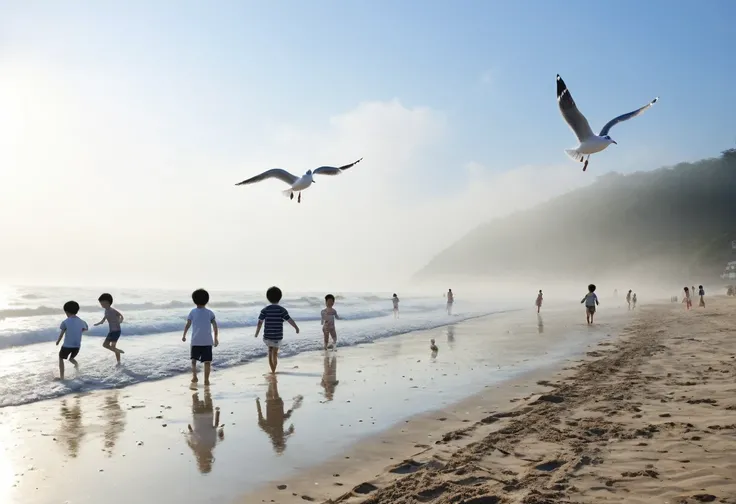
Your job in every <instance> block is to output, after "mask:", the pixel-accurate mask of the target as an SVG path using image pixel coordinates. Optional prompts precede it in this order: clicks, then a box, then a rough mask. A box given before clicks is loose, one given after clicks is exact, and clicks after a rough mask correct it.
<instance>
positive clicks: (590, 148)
mask: <svg viewBox="0 0 736 504" xmlns="http://www.w3.org/2000/svg"><path fill="white" fill-rule="evenodd" d="M657 100H659V97H657V98H655V99H654V100H652V101H650V102H649V103H647V104H646V105H644V106H643V107H641V108H638V109H636V110H634V111H633V112H629V113H628V114H622V115H620V116H618V117H616V118H615V119H611V120H610V121H608V122H607V123H606V125H605V126H603V129H602V130H601V132H600V133H599V134H597V135H596V134H594V133H593V130H592V129H590V124H588V120H587V119H586V118H585V116H584V115H583V114H581V113H580V111H579V110H578V107H577V105H575V100H573V99H572V95H571V94H570V90H569V89H567V86H566V85H565V81H563V80H562V77H560V74H557V104H558V105H559V106H560V112H562V117H563V118H564V119H565V121H566V122H567V124H568V126H570V128H571V129H572V132H573V133H575V136H576V137H578V142H580V145H578V146H577V147H576V148H574V149H565V154H567V155H568V156H570V157H571V158H572V159H574V160H575V161H580V162H581V163H582V162H583V160H584V161H585V164H584V165H583V171H585V170H586V169H587V168H588V159H590V155H591V154H595V153H596V152H600V151H602V150H603V149H605V148H606V147H608V146H609V145H611V144H612V143H614V144H615V143H616V141H615V140H613V139H612V138H611V137H610V136H608V132H609V131H611V128H613V127H614V126H615V125H617V124H618V123H620V122H622V121H628V120H629V119H631V118H632V117H636V116H638V115H639V114H641V113H642V112H644V111H645V110H646V109H648V108H649V107H651V106H652V105H654V104H655V103H657ZM617 145H618V144H617ZM586 155H587V156H588V157H587V158H586V157H585V156H586Z"/></svg>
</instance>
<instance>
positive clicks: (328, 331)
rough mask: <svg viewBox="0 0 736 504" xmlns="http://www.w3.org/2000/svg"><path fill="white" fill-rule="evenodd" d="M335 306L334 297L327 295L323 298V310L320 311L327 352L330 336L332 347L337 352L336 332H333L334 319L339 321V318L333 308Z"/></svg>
mask: <svg viewBox="0 0 736 504" xmlns="http://www.w3.org/2000/svg"><path fill="white" fill-rule="evenodd" d="M334 304H335V296H333V295H332V294H327V295H326V296H325V306H327V308H325V309H324V310H322V313H321V315H322V322H321V323H322V333H323V334H324V336H325V350H327V343H329V337H330V336H332V346H333V348H334V349H335V350H337V331H336V330H335V319H338V320H340V316H339V315H338V314H337V310H335V309H334V308H333V306H334Z"/></svg>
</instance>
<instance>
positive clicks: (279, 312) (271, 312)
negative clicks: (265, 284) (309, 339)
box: [256, 287, 299, 374]
mask: <svg viewBox="0 0 736 504" xmlns="http://www.w3.org/2000/svg"><path fill="white" fill-rule="evenodd" d="M281 295H282V294H281V289H279V288H278V287H270V288H269V289H268V290H267V291H266V299H268V302H269V303H271V304H270V305H268V306H266V307H265V308H264V309H263V310H261V314H260V315H259V316H258V325H257V326H256V338H257V337H258V334H259V333H260V332H261V326H263V325H264V321H265V326H266V327H265V328H264V330H263V342H264V343H265V344H266V346H267V347H268V365H269V366H270V367H271V374H275V373H276V366H277V365H278V363H279V347H280V346H281V340H282V339H284V322H288V323H289V324H290V325H291V327H293V328H294V330H295V331H296V333H297V334H299V326H297V325H296V322H294V320H292V318H291V317H290V316H289V312H288V311H286V308H284V307H283V306H281V305H279V301H281Z"/></svg>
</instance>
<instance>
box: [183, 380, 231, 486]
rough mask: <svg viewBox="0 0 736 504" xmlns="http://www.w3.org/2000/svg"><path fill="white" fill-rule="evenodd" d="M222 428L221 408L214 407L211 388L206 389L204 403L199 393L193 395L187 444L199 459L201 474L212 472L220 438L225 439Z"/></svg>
mask: <svg viewBox="0 0 736 504" xmlns="http://www.w3.org/2000/svg"><path fill="white" fill-rule="evenodd" d="M219 426H220V408H214V409H213V407H212V394H211V393H210V390H209V388H205V389H204V401H200V400H199V392H195V393H194V394H192V423H191V424H189V436H188V437H187V444H188V445H189V448H191V449H192V451H193V452H194V456H195V457H196V458H197V467H198V468H199V471H200V472H201V473H204V474H206V473H209V472H210V471H212V463H213V462H214V461H215V457H214V455H213V454H212V451H213V450H214V449H215V445H216V444H217V441H218V438H219V439H220V440H223V439H225V433H224V431H223V430H222V429H220V431H219V433H218V431H217V427H219Z"/></svg>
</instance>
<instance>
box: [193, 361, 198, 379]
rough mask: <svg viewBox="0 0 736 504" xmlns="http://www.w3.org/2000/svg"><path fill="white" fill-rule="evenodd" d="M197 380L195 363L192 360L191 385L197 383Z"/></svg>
mask: <svg viewBox="0 0 736 504" xmlns="http://www.w3.org/2000/svg"><path fill="white" fill-rule="evenodd" d="M198 381H199V380H198V379H197V361H196V360H192V383H197V382H198Z"/></svg>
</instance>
